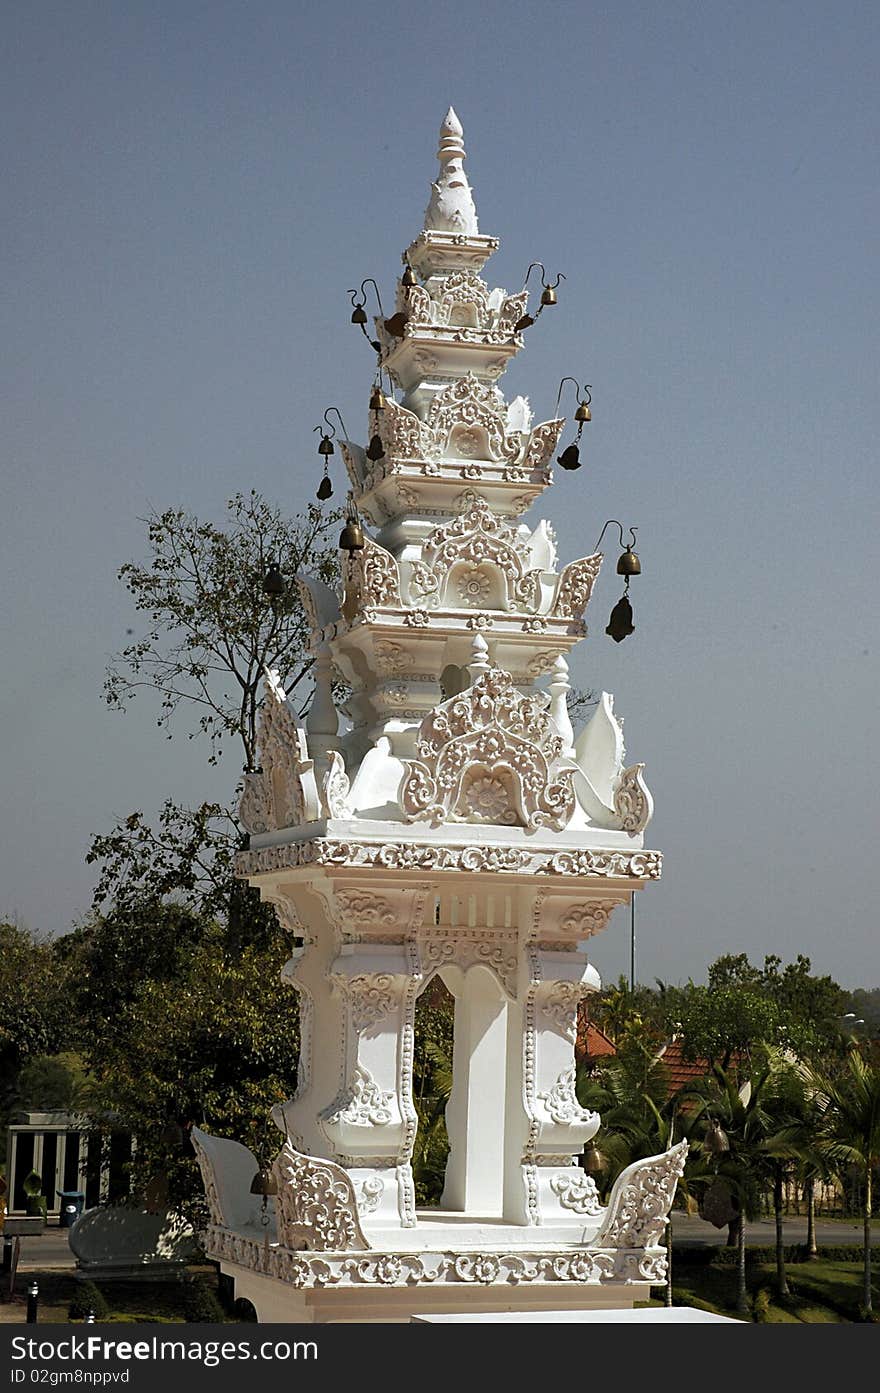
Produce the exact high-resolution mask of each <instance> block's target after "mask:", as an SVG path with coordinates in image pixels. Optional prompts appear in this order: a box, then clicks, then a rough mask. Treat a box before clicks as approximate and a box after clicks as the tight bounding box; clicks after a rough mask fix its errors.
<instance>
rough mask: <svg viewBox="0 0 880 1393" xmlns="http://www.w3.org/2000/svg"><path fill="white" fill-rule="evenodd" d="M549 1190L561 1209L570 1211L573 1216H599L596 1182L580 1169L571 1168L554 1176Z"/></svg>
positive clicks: (600, 1204)
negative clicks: (572, 1212)
mask: <svg viewBox="0 0 880 1393" xmlns="http://www.w3.org/2000/svg"><path fill="white" fill-rule="evenodd" d="M550 1189H551V1190H552V1191H553V1193H554V1195H555V1196H556V1197H557V1199H558V1200H559V1203H560V1204H561V1205H562V1208H563V1209H571V1210H573V1211H574V1213H575V1214H601V1213H602V1201H601V1200H600V1199H599V1191H598V1190H597V1189H596V1182H595V1180H594V1179H593V1177H592V1176H591V1175H587V1174H586V1172H585V1171H582V1170H581V1169H580V1167H572V1169H571V1171H566V1172H565V1173H564V1174H562V1175H554V1177H553V1179H552V1180H551V1181H550Z"/></svg>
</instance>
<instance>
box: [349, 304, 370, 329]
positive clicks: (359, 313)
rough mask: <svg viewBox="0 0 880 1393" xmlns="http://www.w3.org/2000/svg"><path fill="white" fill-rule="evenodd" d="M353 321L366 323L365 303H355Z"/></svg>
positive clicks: (352, 314) (353, 322) (354, 322)
mask: <svg viewBox="0 0 880 1393" xmlns="http://www.w3.org/2000/svg"><path fill="white" fill-rule="evenodd" d="M351 322H352V324H366V322H367V312H366V310H365V309H364V307H363V305H355V307H354V309H353V310H352V312H351Z"/></svg>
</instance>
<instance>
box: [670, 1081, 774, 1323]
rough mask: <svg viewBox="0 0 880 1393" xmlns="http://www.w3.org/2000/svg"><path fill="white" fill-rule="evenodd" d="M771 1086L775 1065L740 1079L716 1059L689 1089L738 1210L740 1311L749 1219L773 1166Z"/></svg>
mask: <svg viewBox="0 0 880 1393" xmlns="http://www.w3.org/2000/svg"><path fill="white" fill-rule="evenodd" d="M773 1088H774V1083H773V1069H772V1066H771V1064H770V1063H769V1062H767V1063H765V1064H763V1065H762V1066H760V1067H759V1068H757V1069H756V1070H754V1071H753V1072H752V1074H751V1076H750V1077H749V1078H748V1079H746V1080H745V1082H744V1083H742V1084H740V1082H739V1078H738V1075H737V1072H736V1070H735V1069H733V1068H729V1069H724V1068H722V1066H721V1065H720V1064H713V1066H712V1072H711V1074H710V1075H708V1076H707V1078H706V1079H705V1080H703V1081H700V1082H698V1083H697V1084H694V1085H693V1087H692V1088H691V1089H690V1090H688V1092H691V1093H693V1094H696V1096H698V1097H701V1098H702V1099H703V1108H702V1110H701V1111H702V1113H703V1118H702V1122H703V1127H702V1137H701V1139H700V1142H699V1143H698V1144H699V1145H700V1146H701V1149H702V1151H703V1153H704V1155H706V1156H707V1158H711V1159H712V1161H713V1162H714V1173H715V1175H716V1176H717V1177H719V1178H720V1179H724V1180H726V1181H727V1183H728V1184H729V1185H730V1187H731V1191H732V1194H733V1198H734V1201H735V1203H736V1207H737V1209H738V1211H739V1222H738V1224H737V1235H736V1236H737V1256H738V1261H737V1292H736V1309H737V1311H739V1312H740V1313H741V1314H742V1315H746V1314H748V1311H749V1297H748V1289H747V1286H746V1230H745V1220H746V1219H753V1218H755V1217H756V1216H757V1213H758V1210H759V1207H760V1200H761V1195H762V1193H763V1191H764V1188H765V1185H766V1181H767V1180H768V1178H769V1177H770V1175H771V1174H772V1171H773V1165H772V1154H771V1151H770V1149H769V1148H768V1139H769V1138H770V1137H771V1135H772V1132H773V1127H772V1120H771V1114H770V1111H769V1108H770V1101H771V1097H772V1093H773Z"/></svg>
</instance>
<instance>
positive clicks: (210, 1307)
mask: <svg viewBox="0 0 880 1393" xmlns="http://www.w3.org/2000/svg"><path fill="white" fill-rule="evenodd" d="M183 1318H184V1320H185V1321H186V1322H187V1324H189V1325H219V1324H220V1323H221V1322H222V1321H225V1319H226V1317H225V1315H224V1313H223V1307H222V1306H221V1305H220V1302H219V1301H218V1300H217V1296H216V1293H215V1292H213V1291H212V1290H211V1288H210V1287H209V1286H208V1283H207V1282H206V1281H205V1280H204V1278H202V1277H196V1278H195V1280H194V1281H192V1282H189V1283H188V1284H187V1285H186V1286H185V1287H184V1290H183Z"/></svg>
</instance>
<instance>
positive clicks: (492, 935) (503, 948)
mask: <svg viewBox="0 0 880 1393" xmlns="http://www.w3.org/2000/svg"><path fill="white" fill-rule="evenodd" d="M419 953H420V956H421V958H422V962H423V965H424V971H425V974H426V975H427V974H428V973H430V972H432V971H439V970H440V969H441V968H443V967H445V966H447V965H451V964H454V965H455V966H456V967H458V968H461V970H462V971H463V972H467V970H468V968H470V967H475V966H481V967H488V968H491V969H492V971H493V972H494V973H495V974H496V976H497V977H498V980H499V981H500V983H501V985H502V986H503V987H504V990H505V991H506V992H507V995H508V996H509V997H511V998H514V997H515V996H516V975H517V963H518V959H517V945H516V939H515V938H514V937H511V936H510V935H509V934H508V935H503V934H498V933H496V932H493V931H492V930H491V929H461V928H457V929H455V931H454V932H453V933H449V932H446V931H443V932H438V931H436V930H430V931H428V932H426V933H425V934H424V935H421V936H420V937H419Z"/></svg>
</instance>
